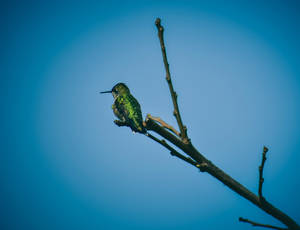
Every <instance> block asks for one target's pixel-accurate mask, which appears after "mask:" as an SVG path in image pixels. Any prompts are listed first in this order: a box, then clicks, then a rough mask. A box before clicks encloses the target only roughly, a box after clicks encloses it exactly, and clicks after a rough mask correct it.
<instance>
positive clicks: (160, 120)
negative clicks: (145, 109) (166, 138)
mask: <svg viewBox="0 0 300 230" xmlns="http://www.w3.org/2000/svg"><path fill="white" fill-rule="evenodd" d="M147 116H148V117H149V118H151V119H152V120H154V121H157V122H158V123H160V124H161V126H163V127H164V128H166V129H168V130H170V131H172V132H173V133H174V134H176V135H177V136H178V137H180V133H179V132H178V131H177V130H176V129H174V127H173V126H171V125H169V124H168V123H166V122H165V121H163V120H162V119H161V118H159V117H153V116H151V114H147Z"/></svg>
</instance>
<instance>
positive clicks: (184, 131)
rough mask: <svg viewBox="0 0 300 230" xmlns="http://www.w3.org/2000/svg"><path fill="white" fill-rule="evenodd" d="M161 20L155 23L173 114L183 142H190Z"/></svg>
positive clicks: (158, 19)
mask: <svg viewBox="0 0 300 230" xmlns="http://www.w3.org/2000/svg"><path fill="white" fill-rule="evenodd" d="M160 22H161V20H160V18H157V19H156V21H155V25H156V27H157V30H158V38H159V41H160V46H161V52H162V56H163V61H164V65H165V70H166V80H167V82H168V85H169V89H170V93H171V97H172V101H173V106H174V112H173V114H174V116H175V117H176V120H177V123H178V126H179V129H180V137H181V138H182V140H183V142H185V143H189V142H190V139H189V138H188V135H187V128H186V126H184V125H183V123H182V120H181V116H180V112H179V108H178V103H177V94H176V92H175V91H174V88H173V84H172V80H171V74H170V69H169V63H168V59H167V53H166V47H165V42H164V28H163V27H162V25H161V24H160Z"/></svg>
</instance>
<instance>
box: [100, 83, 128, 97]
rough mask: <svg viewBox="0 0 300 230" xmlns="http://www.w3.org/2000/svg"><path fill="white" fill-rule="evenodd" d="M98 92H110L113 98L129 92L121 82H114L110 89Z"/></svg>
mask: <svg viewBox="0 0 300 230" xmlns="http://www.w3.org/2000/svg"><path fill="white" fill-rule="evenodd" d="M100 93H111V94H112V95H113V97H114V98H116V97H117V96H119V95H125V94H129V93H130V91H129V88H128V87H127V86H126V85H125V84H124V83H122V82H120V83H118V84H116V85H115V86H114V87H113V88H112V90H109V91H104V92H100Z"/></svg>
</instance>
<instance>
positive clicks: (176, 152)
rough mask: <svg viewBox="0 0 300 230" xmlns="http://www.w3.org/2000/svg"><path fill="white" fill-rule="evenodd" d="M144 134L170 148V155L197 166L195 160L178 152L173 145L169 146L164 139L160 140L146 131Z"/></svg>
mask: <svg viewBox="0 0 300 230" xmlns="http://www.w3.org/2000/svg"><path fill="white" fill-rule="evenodd" d="M146 136H147V137H149V138H151V139H152V140H154V141H156V142H157V143H159V144H161V145H163V146H164V147H166V148H167V149H168V150H170V154H171V155H172V156H176V157H178V158H180V159H181V160H183V161H185V162H187V163H189V164H191V165H193V166H195V167H197V165H198V164H197V162H195V161H194V160H193V159H192V158H190V157H186V156H184V155H182V154H181V153H179V152H178V151H176V150H175V149H174V148H173V147H171V146H170V145H169V144H168V143H167V142H166V141H165V140H164V139H162V140H160V139H158V138H157V137H155V136H153V135H151V134H150V133H146Z"/></svg>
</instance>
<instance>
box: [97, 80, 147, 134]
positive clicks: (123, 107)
mask: <svg viewBox="0 0 300 230" xmlns="http://www.w3.org/2000/svg"><path fill="white" fill-rule="evenodd" d="M100 93H111V94H112V95H113V97H114V99H115V100H114V103H113V105H112V109H113V112H114V114H115V115H116V117H117V118H119V120H115V121H114V122H115V124H116V125H118V126H129V127H130V128H131V130H132V131H133V132H138V133H144V134H145V133H146V132H147V131H146V129H145V127H144V126H143V116H142V111H141V106H140V104H139V102H138V101H137V100H136V99H135V98H134V97H133V96H132V94H131V93H130V90H129V88H128V87H127V86H126V85H125V84H124V83H118V84H116V85H115V86H114V87H113V88H112V90H109V91H104V92H100Z"/></svg>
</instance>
